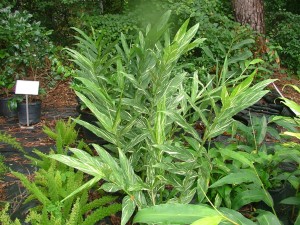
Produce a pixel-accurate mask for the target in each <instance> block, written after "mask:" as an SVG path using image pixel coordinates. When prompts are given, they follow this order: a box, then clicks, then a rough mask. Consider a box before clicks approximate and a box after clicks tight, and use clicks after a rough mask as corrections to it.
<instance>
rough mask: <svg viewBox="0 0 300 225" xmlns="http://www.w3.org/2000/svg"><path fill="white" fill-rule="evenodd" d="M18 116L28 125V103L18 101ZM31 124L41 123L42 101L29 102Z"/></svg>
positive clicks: (20, 120)
mask: <svg viewBox="0 0 300 225" xmlns="http://www.w3.org/2000/svg"><path fill="white" fill-rule="evenodd" d="M17 111H18V118H19V123H20V124H21V125H27V116H26V103H25V102H20V103H18V109H17ZM28 112H29V125H32V124H36V123H39V122H40V121H41V112H42V103H41V101H35V102H30V103H28Z"/></svg>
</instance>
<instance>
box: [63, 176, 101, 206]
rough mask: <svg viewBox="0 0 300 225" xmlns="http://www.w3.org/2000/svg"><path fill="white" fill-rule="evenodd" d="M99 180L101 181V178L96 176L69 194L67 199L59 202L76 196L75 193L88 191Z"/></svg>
mask: <svg viewBox="0 0 300 225" xmlns="http://www.w3.org/2000/svg"><path fill="white" fill-rule="evenodd" d="M101 179H102V177H100V176H96V177H94V178H92V179H91V180H89V181H88V182H86V183H85V184H84V185H82V186H81V187H79V188H77V189H76V190H75V191H73V192H72V193H71V194H69V195H68V196H67V197H65V198H64V199H63V200H62V201H61V202H64V201H66V200H67V199H68V198H70V197H72V196H74V195H76V194H77V193H79V192H81V191H82V190H84V189H90V188H91V187H92V186H94V184H96V183H97V182H98V181H99V180H101Z"/></svg>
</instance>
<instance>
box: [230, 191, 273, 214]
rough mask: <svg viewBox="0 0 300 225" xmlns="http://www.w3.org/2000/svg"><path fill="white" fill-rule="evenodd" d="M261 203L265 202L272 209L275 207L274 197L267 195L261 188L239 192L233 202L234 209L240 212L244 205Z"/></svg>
mask: <svg viewBox="0 0 300 225" xmlns="http://www.w3.org/2000/svg"><path fill="white" fill-rule="evenodd" d="M267 195H268V196H267ZM259 201H264V202H265V203H266V204H267V205H268V206H270V207H272V206H273V201H272V197H271V196H270V195H269V193H266V192H265V191H264V190H263V189H261V188H257V189H254V190H246V191H240V192H238V194H237V195H236V196H235V198H234V200H233V202H232V208H233V209H235V210H238V209H240V208H241V207H242V206H244V205H247V204H249V203H253V202H259ZM270 201H271V202H270Z"/></svg>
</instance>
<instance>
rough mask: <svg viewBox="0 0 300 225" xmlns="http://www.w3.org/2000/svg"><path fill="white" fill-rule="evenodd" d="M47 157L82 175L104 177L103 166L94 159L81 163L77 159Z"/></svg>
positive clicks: (55, 156)
mask: <svg viewBox="0 0 300 225" xmlns="http://www.w3.org/2000/svg"><path fill="white" fill-rule="evenodd" d="M48 157H50V158H52V159H55V160H57V161H59V162H61V163H64V164H66V165H68V166H70V167H73V168H76V169H78V170H80V171H82V172H84V173H87V174H90V175H92V176H95V177H99V176H100V177H104V176H105V174H104V173H103V170H102V169H103V164H102V163H101V162H100V161H99V160H97V159H96V158H92V157H91V158H90V159H89V160H88V161H82V160H81V159H77V158H75V157H71V156H67V155H59V154H54V155H49V156H48Z"/></svg>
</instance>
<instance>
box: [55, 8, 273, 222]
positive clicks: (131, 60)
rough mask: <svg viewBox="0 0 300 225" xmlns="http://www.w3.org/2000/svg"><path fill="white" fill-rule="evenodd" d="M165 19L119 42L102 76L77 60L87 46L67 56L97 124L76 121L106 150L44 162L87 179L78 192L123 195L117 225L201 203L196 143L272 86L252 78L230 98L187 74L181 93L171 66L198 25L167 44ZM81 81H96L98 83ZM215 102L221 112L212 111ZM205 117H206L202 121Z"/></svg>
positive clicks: (206, 176) (204, 178)
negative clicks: (156, 209)
mask: <svg viewBox="0 0 300 225" xmlns="http://www.w3.org/2000/svg"><path fill="white" fill-rule="evenodd" d="M169 17H170V12H167V13H165V14H164V15H163V16H162V18H160V19H159V20H158V21H159V23H158V24H156V25H154V26H148V27H147V29H146V31H145V32H144V33H143V32H139V35H138V38H137V41H136V42H135V43H133V44H132V45H129V44H128V43H126V41H125V37H124V36H121V46H119V47H117V52H118V56H119V57H114V56H112V58H111V59H112V60H113V61H109V64H110V65H111V67H110V68H112V70H110V71H109V70H104V71H103V70H102V71H103V72H102V73H99V71H98V70H96V69H94V68H97V67H101V63H103V61H101V57H100V56H98V55H97V54H95V55H94V57H92V58H89V59H88V57H84V55H83V54H82V53H81V51H82V52H83V53H84V54H86V52H89V50H88V51H87V50H86V49H89V48H93V49H94V48H95V46H97V45H96V43H95V42H93V41H91V40H90V39H89V41H85V39H84V38H83V39H82V40H81V43H82V45H81V48H82V49H81V48H80V50H78V51H73V50H70V49H69V53H70V55H71V56H72V58H73V60H74V61H75V63H76V64H77V65H78V66H79V73H78V77H77V79H78V80H80V81H81V83H82V85H83V88H82V89H81V90H80V91H77V92H76V94H77V95H78V96H79V98H80V99H81V100H82V101H83V102H84V103H85V104H86V106H87V107H88V108H89V109H90V110H91V112H92V113H93V114H94V115H95V116H96V117H97V119H98V124H97V125H92V124H89V123H86V122H84V121H81V120H76V121H77V122H78V123H79V124H80V125H82V126H84V127H86V128H88V129H90V130H91V131H92V132H94V133H95V134H96V135H98V136H99V137H101V138H103V139H105V140H106V141H108V142H109V143H110V144H108V145H106V146H105V147H106V148H105V149H104V148H103V147H101V146H98V145H93V147H94V148H95V150H96V152H97V153H98V156H97V157H93V156H91V155H89V154H87V153H86V152H84V151H82V150H80V149H71V151H72V152H73V153H74V156H65V155H54V156H51V157H52V158H54V159H57V160H59V161H61V162H63V163H65V164H67V165H69V166H71V167H74V168H77V169H79V170H81V171H84V172H85V173H87V174H90V175H92V176H93V177H94V178H93V179H92V180H90V181H89V182H87V183H86V184H85V185H84V186H83V187H82V188H81V189H83V188H86V187H89V186H90V185H92V184H94V183H96V182H97V181H99V180H100V179H104V180H105V181H106V182H105V183H104V184H103V185H102V186H101V188H102V189H104V190H105V191H109V192H116V191H118V190H122V191H124V192H125V193H126V196H125V197H124V198H123V202H122V221H121V224H125V223H126V222H127V221H128V220H129V218H130V217H131V216H132V214H133V213H134V211H135V209H136V208H138V209H141V208H145V207H146V206H151V205H157V204H162V203H167V202H168V203H170V202H176V203H189V202H191V200H192V199H193V198H194V196H195V194H196V193H198V201H199V202H201V201H203V199H204V198H205V195H206V192H207V189H208V186H209V180H210V170H211V162H210V159H209V157H208V155H207V149H205V148H204V143H205V142H206V141H207V140H209V139H211V138H213V137H215V136H216V135H218V134H220V133H222V132H223V131H225V130H226V128H228V127H229V126H230V125H231V122H232V116H233V115H234V114H235V113H237V112H239V111H240V110H243V109H244V108H247V107H248V106H250V105H251V104H253V103H255V102H256V101H258V100H259V99H260V98H261V96H262V95H264V94H265V93H266V91H264V90H263V89H264V87H265V86H266V85H267V84H269V83H270V82H272V81H271V80H267V81H264V82H262V83H258V84H256V85H254V86H251V87H250V85H251V82H252V80H253V76H254V75H252V76H250V77H249V78H247V79H246V80H245V81H243V82H242V83H241V84H239V85H236V87H235V88H234V89H233V90H227V88H226V82H224V84H222V88H219V87H218V91H216V90H211V89H209V88H207V87H208V85H209V84H202V83H201V82H200V81H199V79H198V77H197V74H196V73H195V75H194V78H193V86H192V90H191V91H190V92H187V91H186V90H185V88H184V81H185V80H186V79H189V78H188V76H187V74H186V73H185V72H180V70H179V69H178V68H177V65H178V63H177V62H178V59H179V58H180V56H182V55H183V54H185V53H187V52H188V51H189V50H191V49H193V48H194V47H196V46H198V45H199V44H200V43H201V42H202V41H203V39H196V38H195V34H196V31H197V29H198V24H196V25H194V26H192V27H191V28H189V29H188V21H186V22H185V23H184V24H183V25H182V26H181V28H180V29H179V30H178V32H177V33H176V35H175V36H174V38H173V39H172V40H171V38H170V35H169V33H168V19H169ZM84 37H85V36H84ZM85 38H88V37H85ZM99 48H100V47H99ZM94 52H97V51H94ZM98 54H100V53H98ZM87 59H88V60H87ZM255 63H256V61H252V62H250V63H248V66H249V65H250V64H255ZM246 66H247V65H246ZM91 73H92V74H91ZM254 73H255V72H254ZM89 76H91V77H96V78H97V81H98V83H97V82H94V81H93V79H89ZM217 93H222V94H221V96H220V95H219V96H218V95H217ZM220 100H221V102H222V105H221V106H217V102H218V101H220ZM191 108H193V109H194V110H195V111H196V113H195V114H196V117H195V118H200V119H201V120H202V121H203V122H204V124H205V126H206V131H205V133H204V136H202V137H201V136H200V135H199V133H198V132H197V131H196V130H195V129H194V127H193V125H194V124H193V123H189V122H188V120H187V118H188V117H189V115H188V114H189V112H190V109H191ZM207 111H211V112H213V113H211V114H209V115H210V118H208V117H207V115H208V114H207ZM107 149H109V151H108V150H107ZM79 190H80V189H79ZM79 190H77V191H79Z"/></svg>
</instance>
